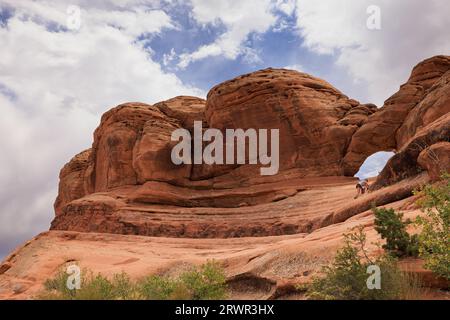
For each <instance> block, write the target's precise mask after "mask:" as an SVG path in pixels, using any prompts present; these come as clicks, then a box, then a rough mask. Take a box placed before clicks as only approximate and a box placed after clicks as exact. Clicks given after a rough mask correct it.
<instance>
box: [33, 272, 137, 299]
mask: <svg viewBox="0 0 450 320" xmlns="http://www.w3.org/2000/svg"><path fill="white" fill-rule="evenodd" d="M68 277H69V275H68V274H67V273H66V272H65V271H64V270H60V271H59V272H58V273H57V274H56V276H55V277H54V278H53V279H49V280H47V281H45V283H44V291H43V292H41V293H40V294H39V295H38V297H37V298H38V299H45V300H48V299H50V300H118V299H120V300H123V299H133V298H134V294H135V287H134V284H133V283H132V282H131V280H130V279H129V277H128V275H126V274H125V273H120V274H115V275H114V276H113V278H112V280H109V279H108V278H106V277H104V276H102V275H101V274H97V275H95V276H94V275H93V274H92V273H91V272H89V271H86V270H85V271H83V272H82V277H81V286H80V289H78V290H70V289H68V288H67V279H68Z"/></svg>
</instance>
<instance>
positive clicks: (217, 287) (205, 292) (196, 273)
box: [141, 262, 226, 300]
mask: <svg viewBox="0 0 450 320" xmlns="http://www.w3.org/2000/svg"><path fill="white" fill-rule="evenodd" d="M225 281H226V277H225V274H224V272H223V270H222V269H221V268H220V266H219V265H218V264H217V263H215V262H208V263H206V264H204V265H202V266H201V267H200V269H197V268H193V269H191V270H190V271H186V272H184V273H183V274H181V276H180V277H179V278H175V279H171V278H168V277H161V276H151V277H149V278H147V279H146V280H144V283H143V285H142V287H141V293H142V295H143V296H144V297H145V298H146V299H155V300H157V299H159V300H166V299H180V300H181V299H189V300H209V299H223V298H225V296H226V286H225Z"/></svg>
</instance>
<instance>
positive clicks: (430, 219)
mask: <svg viewBox="0 0 450 320" xmlns="http://www.w3.org/2000/svg"><path fill="white" fill-rule="evenodd" d="M419 194H420V195H422V196H423V197H422V198H421V199H420V200H419V205H421V207H422V209H423V210H424V212H425V213H426V216H425V217H419V218H417V223H418V224H419V225H420V226H421V227H422V232H421V234H420V236H419V255H420V257H422V258H423V259H424V260H425V267H426V268H427V269H429V270H431V271H432V272H434V273H435V274H437V275H439V276H441V277H444V278H446V279H448V280H450V175H448V174H445V175H443V183H442V184H440V185H439V184H438V185H435V186H433V185H427V186H425V187H424V188H423V190H422V191H421V192H420V193H419Z"/></svg>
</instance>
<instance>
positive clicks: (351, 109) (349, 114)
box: [205, 69, 376, 176]
mask: <svg viewBox="0 0 450 320" xmlns="http://www.w3.org/2000/svg"><path fill="white" fill-rule="evenodd" d="M375 109H376V108H374V107H373V106H367V105H360V104H359V102H357V101H355V100H351V99H349V98H348V97H347V96H345V95H344V94H343V93H341V92H340V91H339V90H337V89H336V88H334V87H332V86H331V85H330V84H329V83H327V82H326V81H324V80H321V79H318V78H315V77H312V76H310V75H307V74H304V73H300V72H296V71H291V70H283V69H280V70H278V69H266V70H261V71H257V72H254V73H252V74H248V75H243V76H240V77H237V78H235V79H233V80H230V81H226V82H224V83H222V84H219V85H217V86H215V87H214V88H213V89H211V91H210V92H209V93H208V99H207V104H206V110H205V114H206V120H207V122H208V124H209V125H210V126H211V127H213V128H219V129H225V128H242V129H248V128H267V129H279V130H280V169H281V170H284V169H290V168H299V169H301V170H302V171H303V172H304V175H305V176H332V175H341V174H342V168H341V160H342V158H343V156H344V155H345V152H346V149H347V146H348V144H349V143H350V140H351V137H352V135H353V133H354V132H355V131H356V130H357V129H358V127H359V126H361V125H362V124H363V123H364V122H365V121H366V120H367V117H368V115H370V114H372V113H374V112H375V111H376V110H375Z"/></svg>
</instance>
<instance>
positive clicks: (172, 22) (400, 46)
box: [0, 0, 450, 258]
mask: <svg viewBox="0 0 450 320" xmlns="http://www.w3.org/2000/svg"><path fill="white" fill-rule="evenodd" d="M78 13H79V14H78ZM449 17H450V5H449V3H448V1H447V0H428V1H422V0H396V1H392V0H370V1H366V0H341V1H336V0H322V1H316V0H240V1H235V0H190V1H188V0H186V1H181V0H173V1H163V0H161V1H156V0H155V1H153V0H150V1H144V0H110V1H97V0H94V1H92V0H90V1H88V0H70V1H64V0H58V1H56V0H47V1H45V0H44V1H30V0H0V48H1V49H0V112H1V117H0V146H1V152H0V182H1V191H0V258H1V257H3V256H4V255H5V254H7V253H8V252H10V251H11V250H12V248H14V247H16V246H17V245H19V244H21V243H23V242H24V241H26V240H27V239H30V238H31V237H32V236H34V235H36V234H38V233H39V232H41V231H44V230H47V229H48V227H49V224H50V221H51V220H52V218H53V216H54V212H53V202H54V199H55V197H56V194H57V185H58V174H59V170H60V169H61V168H62V166H63V165H64V164H65V163H66V162H68V161H69V160H70V159H71V157H72V156H73V155H75V154H76V153H78V152H80V151H81V150H84V149H87V148H89V147H90V145H91V143H92V133H93V131H94V129H95V128H96V126H97V125H98V124H99V121H100V116H101V114H103V113H104V112H105V111H107V110H109V109H110V108H111V107H114V106H116V105H118V104H120V103H123V102H128V101H141V102H146V103H155V102H158V101H161V100H164V99H168V98H171V97H173V96H177V95H182V94H183V95H196V96H200V97H205V96H206V94H207V92H208V90H209V89H210V88H211V87H212V86H213V85H215V84H217V83H220V82H222V81H224V80H227V79H230V78H233V77H235V76H238V75H240V74H243V73H247V72H252V71H255V70H258V69H263V68H266V67H287V68H291V69H296V70H299V71H302V72H307V73H310V74H312V75H315V76H317V77H320V78H323V79H326V80H327V81H328V82H330V83H331V84H333V85H334V86H335V87H336V88H338V89H339V90H341V91H342V92H344V93H345V94H346V95H348V96H349V97H352V98H355V99H357V100H359V101H361V102H362V103H368V102H371V103H375V104H377V105H378V106H382V104H383V101H384V100H386V99H387V98H388V97H389V96H390V95H391V94H393V93H394V92H396V91H397V90H398V88H399V86H400V85H401V84H402V83H404V82H405V81H406V80H407V78H408V76H409V74H410V72H411V69H412V67H413V66H414V65H415V64H417V63H418V62H419V61H421V60H423V59H425V58H428V57H431V56H433V55H436V54H449V53H450V37H449V36H448V30H450V19H449ZM389 156H390V154H379V155H374V156H373V157H371V158H370V159H369V161H368V162H367V163H365V164H364V166H363V171H362V172H360V173H359V175H363V176H364V175H370V174H372V173H374V172H375V173H376V172H378V171H380V170H381V168H382V167H383V165H384V163H385V162H386V159H387V158H388V157H389Z"/></svg>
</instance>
